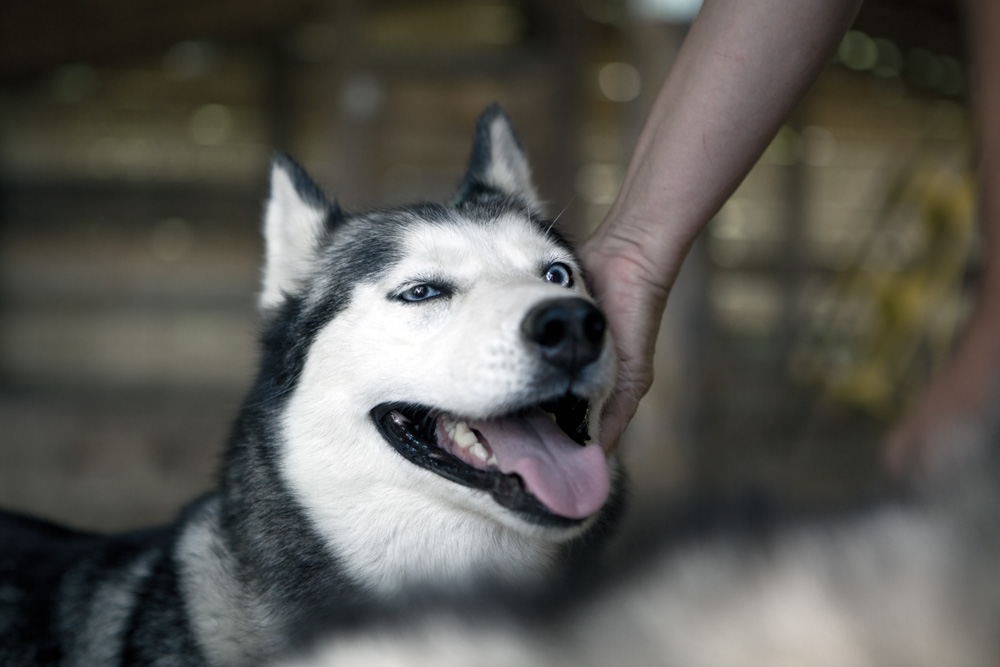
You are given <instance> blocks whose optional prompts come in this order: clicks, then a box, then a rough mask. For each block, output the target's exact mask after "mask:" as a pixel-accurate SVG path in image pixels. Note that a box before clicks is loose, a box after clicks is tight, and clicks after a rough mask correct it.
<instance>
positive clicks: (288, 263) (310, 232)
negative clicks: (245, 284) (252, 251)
mask: <svg viewBox="0 0 1000 667" xmlns="http://www.w3.org/2000/svg"><path fill="white" fill-rule="evenodd" d="M342 218H343V214H342V213H341V212H340V208H339V207H338V206H337V204H336V203H333V204H331V203H330V202H329V201H328V200H327V198H326V196H325V195H324V194H323V191H322V190H320V189H319V187H318V186H317V185H316V184H315V183H313V181H312V179H311V178H309V175H308V174H306V172H305V170H304V169H303V168H302V167H300V166H299V165H298V164H297V163H296V162H295V161H294V160H292V158H290V157H288V156H287V155H285V154H284V153H277V154H275V156H274V159H273V160H272V162H271V194H270V197H269V198H268V200H267V207H266V211H265V214H264V244H265V246H266V250H265V259H264V279H263V285H262V287H261V292H260V300H259V305H260V309H261V311H263V312H265V313H266V312H268V311H270V310H272V309H274V308H276V307H277V306H279V305H281V303H283V302H284V300H285V298H286V297H287V296H288V295H292V294H296V293H298V292H299V291H300V290H301V288H302V286H303V284H304V282H305V281H306V280H308V279H309V277H310V276H311V275H312V272H313V271H314V270H315V265H316V260H317V256H318V251H319V246H320V242H321V240H322V238H323V236H324V234H325V233H326V231H327V230H329V229H330V228H331V227H332V225H333V224H334V223H335V222H336V221H338V220H340V219H342Z"/></svg>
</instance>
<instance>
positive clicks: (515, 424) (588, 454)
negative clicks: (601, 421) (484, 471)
mask: <svg viewBox="0 0 1000 667" xmlns="http://www.w3.org/2000/svg"><path fill="white" fill-rule="evenodd" d="M469 426H470V427H471V428H473V429H475V430H476V431H479V433H481V434H482V436H483V438H484V439H485V440H486V444H487V445H488V446H489V448H490V449H491V450H492V451H493V453H494V454H496V457H497V465H498V467H499V468H500V470H502V471H503V472H504V473H507V474H511V473H517V474H518V475H520V476H521V479H522V480H524V484H525V486H526V487H527V489H528V491H529V492H531V494H532V495H533V496H535V497H536V498H537V499H538V500H539V501H540V502H541V503H542V504H543V505H545V506H546V507H547V508H548V509H549V511H551V512H552V513H554V514H558V515H559V516H564V517H566V518H569V519H583V518H585V517H588V516H590V515H591V514H593V513H594V512H596V511H597V510H599V509H600V508H601V507H602V506H603V505H604V502H605V501H606V500H607V499H608V492H609V490H610V487H611V482H610V480H609V478H608V465H607V461H606V460H605V458H604V451H603V450H602V449H601V447H600V446H599V445H596V444H589V445H587V446H586V447H581V446H580V445H578V444H577V443H575V442H573V441H572V440H571V439H570V438H569V436H567V435H566V434H565V433H563V431H562V429H560V428H559V427H558V426H556V425H555V424H554V423H553V422H552V420H551V419H550V418H549V416H548V415H546V414H545V413H544V412H542V411H541V410H538V409H536V410H532V411H531V412H529V413H528V414H527V415H524V416H519V417H516V418H509V419H501V420H493V421H486V422H474V423H470V424H469Z"/></svg>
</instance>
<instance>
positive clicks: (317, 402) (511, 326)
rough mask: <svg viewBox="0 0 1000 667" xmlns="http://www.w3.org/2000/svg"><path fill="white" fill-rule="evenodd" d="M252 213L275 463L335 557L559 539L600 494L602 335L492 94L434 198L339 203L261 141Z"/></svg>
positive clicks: (607, 386)
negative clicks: (279, 404)
mask: <svg viewBox="0 0 1000 667" xmlns="http://www.w3.org/2000/svg"><path fill="white" fill-rule="evenodd" d="M265 227H266V229H265V235H266V240H267V261H266V268H265V273H264V286H263V291H262V294H261V298H260V303H261V308H262V310H263V312H264V316H265V319H266V320H267V322H268V326H269V328H270V330H271V331H272V334H269V337H270V338H272V339H279V342H278V343H277V344H276V345H273V346H271V348H269V350H268V351H267V352H266V358H265V369H264V373H270V374H272V375H274V376H275V378H276V379H275V380H274V382H275V385H276V387H279V388H280V391H287V392H289V393H288V395H287V397H286V398H285V399H283V400H284V403H283V407H284V409H283V410H282V412H281V417H280V430H281V433H280V440H281V442H282V450H281V451H282V460H281V466H282V469H283V473H284V475H285V478H286V479H287V481H288V483H289V484H290V486H291V487H292V489H293V491H294V492H295V493H296V495H297V496H298V497H299V499H300V500H301V502H302V504H303V506H304V507H305V508H306V510H307V512H308V513H310V514H311V516H312V518H313V519H314V521H315V523H316V525H317V526H319V527H320V529H321V531H323V532H325V533H327V534H328V536H329V537H330V539H331V541H332V542H333V543H334V545H335V546H336V547H337V549H338V552H339V553H341V554H342V555H345V558H346V559H348V560H350V559H351V557H352V556H353V555H354V554H353V553H352V552H354V551H359V550H360V551H359V553H358V556H359V558H361V557H368V556H363V554H361V553H360V552H364V551H365V550H366V549H368V550H369V551H370V547H371V544H372V543H373V542H375V543H380V546H379V548H380V549H381V548H385V549H393V548H396V547H397V546H399V545H404V544H405V545H406V546H405V547H404V546H399V548H406V549H417V548H424V547H426V548H427V549H429V550H431V552H432V553H435V554H440V553H441V552H442V550H443V549H444V550H447V547H446V546H445V545H433V544H431V543H430V542H431V541H432V540H440V539H444V540H454V541H455V542H456V544H455V545H453V546H454V548H452V549H451V552H456V553H457V552H459V551H462V550H465V551H469V549H472V547H469V546H468V545H463V544H462V541H463V540H465V539H466V535H467V534H470V531H471V532H474V533H476V539H477V540H480V541H483V540H486V541H487V542H489V541H490V540H493V541H496V539H497V538H496V535H498V534H499V533H501V532H502V533H504V534H516V535H518V536H520V537H519V539H530V540H535V541H538V542H540V543H545V544H548V545H552V544H558V543H560V542H564V541H566V540H568V539H570V538H572V537H574V536H575V535H578V534H579V533H580V532H581V531H582V530H583V529H585V528H586V526H587V525H588V523H589V522H590V520H591V519H592V518H593V517H595V516H596V515H598V514H599V513H600V511H601V509H602V507H603V506H604V504H605V502H606V501H607V499H608V495H609V487H610V484H611V482H610V479H609V478H610V477H612V476H613V475H614V471H613V470H612V471H611V472H609V464H608V462H607V461H606V459H605V456H604V453H603V451H602V449H601V447H600V445H599V444H598V443H596V442H595V441H594V440H593V436H594V435H595V434H596V433H597V428H598V424H597V420H598V415H599V414H600V408H601V406H602V404H603V402H604V401H605V399H606V398H607V396H608V394H609V392H610V390H611V387H612V384H613V381H614V378H615V366H616V362H615V355H614V349H613V345H612V342H611V340H610V336H609V334H608V331H607V327H606V322H605V319H604V316H603V315H602V314H601V312H600V311H599V310H598V308H597V307H596V306H595V305H594V302H593V300H592V299H591V297H590V296H589V294H588V293H587V288H586V285H585V283H584V280H583V275H582V268H581V266H580V263H579V261H578V259H577V258H576V256H575V255H574V253H573V250H572V248H571V247H570V246H569V244H568V243H567V242H566V241H565V240H564V239H563V238H562V237H560V236H559V235H558V234H557V233H556V232H555V231H554V230H553V229H552V224H551V222H550V221H547V220H545V219H544V217H543V216H542V214H541V205H540V203H539V200H538V197H537V195H536V193H535V190H534V187H533V186H532V184H531V179H530V172H529V168H528V164H527V161H526V159H525V156H524V154H523V152H522V151H521V148H520V146H519V145H518V142H517V139H516V138H515V135H514V133H513V130H512V129H511V126H510V124H509V121H508V120H507V118H506V116H505V115H504V114H503V112H502V111H500V109H499V108H498V107H491V108H490V109H488V110H487V111H486V112H485V113H484V114H483V116H482V117H481V118H480V121H479V124H478V127H477V134H476V141H475V147H474V149H473V155H472V159H471V162H470V165H469V170H468V173H467V174H466V175H465V178H464V180H463V181H462V183H461V185H460V187H459V190H458V193H457V195H456V196H455V198H454V200H453V201H452V202H451V203H450V204H448V205H433V204H421V205H416V206H408V207H403V208H398V209H395V210H388V211H377V212H372V213H364V214H358V215H350V216H348V215H345V214H343V213H342V212H341V211H340V209H339V207H338V206H337V205H336V204H331V203H329V202H328V201H327V199H326V198H325V197H324V196H323V194H322V193H321V191H320V190H319V189H318V188H317V187H316V186H315V185H314V184H313V183H312V181H311V180H309V178H308V177H307V176H306V175H305V173H304V172H303V171H302V170H301V168H299V167H298V166H297V165H295V164H294V163H293V162H291V161H290V160H289V159H287V158H285V157H278V158H277V159H276V160H275V162H274V166H273V171H272V186H271V197H270V201H269V203H268V206H267V213H266V221H265ZM268 357H269V358H270V362H268ZM269 364H270V370H269V369H268V366H269ZM280 391H279V393H280ZM611 468H612V469H613V468H614V466H613V465H612V466H611ZM404 517H406V518H405V519H404ZM432 524H433V525H441V526H442V527H443V530H444V532H443V533H440V534H439V531H438V530H437V529H431V528H429V526H431V525H432ZM388 525H391V528H386V530H390V531H392V535H388V534H386V535H382V536H381V537H373V535H374V534H375V533H378V531H379V530H380V529H381V528H382V526H388ZM365 530H367V531H368V532H369V534H368V537H364V536H363V535H362V533H364V532H365ZM406 530H410V531H414V532H418V533H421V534H422V536H421V537H414V536H409V537H406V536H400V531H406ZM347 533H355V534H356V535H355V537H354V538H349V537H345V534H347ZM435 536H436V537H435ZM415 540H416V542H420V543H421V545H423V546H415V544H416V542H415ZM421 540H423V542H421ZM501 541H503V540H501ZM362 542H364V543H365V544H366V546H364V547H362V546H359V545H360V544H361V543H362ZM472 550H473V551H475V549H472ZM366 553H367V552H366ZM415 555H416V556H419V554H415ZM469 557H470V558H472V559H473V560H475V559H476V558H477V557H478V556H475V555H470V556H469Z"/></svg>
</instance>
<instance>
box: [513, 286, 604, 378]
mask: <svg viewBox="0 0 1000 667" xmlns="http://www.w3.org/2000/svg"><path fill="white" fill-rule="evenodd" d="M606 328H607V321H606V320H605V319H604V315H603V314H602V313H601V311H599V310H598V309H597V307H596V306H594V304H592V303H590V302H589V301H587V300H586V299H581V298H578V297H565V298H559V299H550V300H548V301H543V302H541V303H540V304H538V305H537V306H535V307H534V308H532V309H531V310H530V311H528V314H527V315H526V316H525V318H524V321H523V322H521V332H522V333H523V334H524V337H525V338H527V339H528V340H529V341H531V342H532V343H535V344H537V345H538V348H539V350H540V352H541V354H542V357H543V358H544V359H545V360H546V361H548V362H549V363H551V364H553V365H554V366H558V367H559V368H562V369H563V370H567V371H577V370H580V369H582V368H583V367H584V366H586V365H587V364H589V363H591V362H593V361H594V360H596V359H597V358H598V357H599V356H601V351H602V350H603V343H604V330H605V329H606Z"/></svg>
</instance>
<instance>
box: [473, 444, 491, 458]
mask: <svg viewBox="0 0 1000 667" xmlns="http://www.w3.org/2000/svg"><path fill="white" fill-rule="evenodd" d="M469 451H470V452H471V453H472V455H473V456H475V457H476V458H477V459H479V460H480V461H486V459H487V458H489V453H488V452H487V451H486V448H485V447H483V443H481V442H479V441H478V440H477V441H476V444H474V445H472V448H471V449H469Z"/></svg>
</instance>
